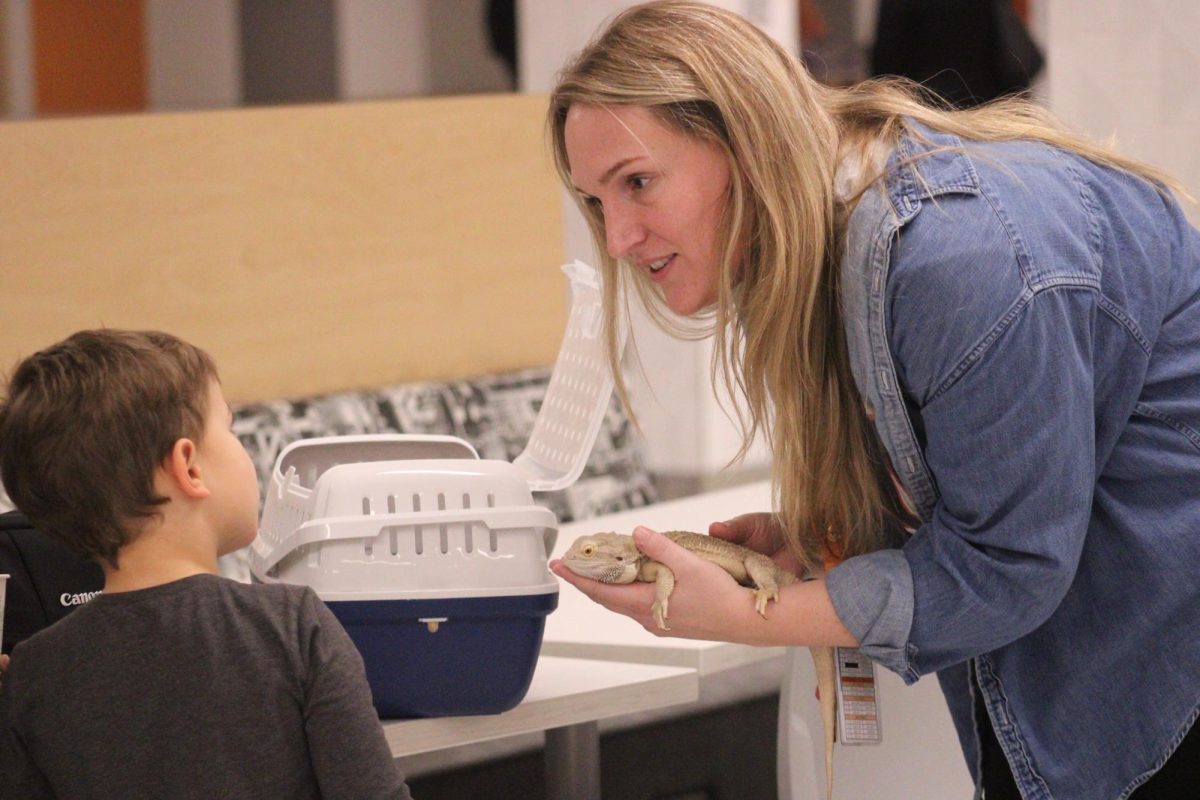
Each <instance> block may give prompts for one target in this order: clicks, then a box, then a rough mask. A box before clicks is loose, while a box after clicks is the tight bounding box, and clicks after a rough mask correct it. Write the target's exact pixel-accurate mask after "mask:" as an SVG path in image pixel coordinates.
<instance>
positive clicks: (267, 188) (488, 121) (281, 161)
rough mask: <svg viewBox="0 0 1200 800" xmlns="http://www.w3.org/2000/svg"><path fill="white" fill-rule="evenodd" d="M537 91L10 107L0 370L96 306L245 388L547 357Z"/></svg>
mask: <svg viewBox="0 0 1200 800" xmlns="http://www.w3.org/2000/svg"><path fill="white" fill-rule="evenodd" d="M545 103H546V100H545V98H544V97H536V96H521V95H491V96H478V97H465V98H463V97H460V98H444V99H431V100H404V101H393V102H381V103H357V104H339V105H325V106H304V107H289V108H274V109H248V110H236V111H215V112H198V113H178V114H147V115H131V116H114V117H96V118H90V119H67V120H51V121H45V120H42V121H24V122H7V123H0V163H3V164H5V165H6V166H5V180H4V181H2V182H0V275H2V278H0V320H2V321H3V322H2V323H0V370H3V371H7V370H8V369H10V368H11V366H12V365H13V364H14V362H15V360H16V359H17V358H18V357H19V356H21V355H26V354H28V353H30V352H32V351H34V350H35V349H37V348H40V347H43V346H45V345H46V344H49V343H51V342H53V341H55V340H57V339H60V338H62V337H63V336H65V335H68V334H69V333H71V332H72V331H75V330H78V329H80V328H85V327H93V326H98V325H108V326H110V327H153V328H161V329H164V330H168V331H171V332H174V333H177V334H179V335H181V336H183V337H185V338H187V339H189V340H191V341H194V342H195V343H197V344H199V345H201V346H203V347H205V348H207V349H208V350H209V351H210V352H212V353H213V355H214V356H215V357H216V358H217V361H218V363H219V365H220V367H221V370H222V375H223V379H224V382H225V386H226V390H227V393H228V394H229V395H230V397H231V399H234V400H240V401H247V400H256V399H266V398H275V397H282V396H294V395H299V394H307V393H310V392H323V391H334V390H340V389H349V388H359V387H366V386H374V385H379V384H384V383H389V382H394V381H402V380H416V379H427V378H445V377H456V376H466V375H474V374H480V373H484V372H490V371H495V370H504V369H515V368H519V367H526V366H534V365H541V364H549V363H551V362H552V361H553V360H554V355H555V353H556V352H557V347H558V344H559V341H560V340H561V336H562V331H563V326H564V324H565V320H566V313H565V312H566V291H565V283H564V279H563V277H562V275H561V273H560V272H559V270H558V266H559V264H560V263H561V260H562V254H563V234H562V216H561V214H562V206H561V201H560V194H559V190H558V188H557V185H556V180H555V178H554V176H553V171H552V168H551V165H550V160H549V154H548V153H547V152H546V148H545V146H544V137H543V134H542V117H543V114H544V110H545Z"/></svg>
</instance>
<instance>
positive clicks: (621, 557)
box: [617, 556, 625, 561]
mask: <svg viewBox="0 0 1200 800" xmlns="http://www.w3.org/2000/svg"><path fill="white" fill-rule="evenodd" d="M624 560H625V556H617V561H624Z"/></svg>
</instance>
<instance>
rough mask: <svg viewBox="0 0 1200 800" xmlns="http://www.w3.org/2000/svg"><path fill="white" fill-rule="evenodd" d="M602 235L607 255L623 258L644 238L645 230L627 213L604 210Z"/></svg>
mask: <svg viewBox="0 0 1200 800" xmlns="http://www.w3.org/2000/svg"><path fill="white" fill-rule="evenodd" d="M604 233H605V238H606V239H607V241H606V244H607V245H608V254H609V255H610V256H612V257H613V258H624V257H625V256H627V255H628V254H629V252H630V251H631V250H632V249H633V248H634V247H636V246H637V245H638V244H639V243H640V242H641V241H642V240H643V239H645V238H646V229H645V227H644V226H643V225H642V223H641V222H640V221H639V220H638V219H637V216H636V215H635V214H633V213H630V212H629V211H625V210H620V209H613V210H609V209H608V208H605V210H604Z"/></svg>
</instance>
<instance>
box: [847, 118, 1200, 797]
mask: <svg viewBox="0 0 1200 800" xmlns="http://www.w3.org/2000/svg"><path fill="white" fill-rule="evenodd" d="M913 127H914V129H916V126H913ZM918 130H920V129H918ZM922 133H923V135H924V136H925V137H926V138H928V139H929V140H930V142H929V143H922V142H920V141H919V138H918V137H915V136H911V135H909V136H905V137H903V138H902V140H901V142H900V144H899V146H898V147H897V148H896V150H895V151H894V152H892V153H891V155H890V157H889V161H888V166H889V171H888V177H887V179H886V180H885V181H884V182H881V184H879V185H878V187H877V188H872V189H871V190H870V191H868V192H867V193H866V195H864V197H863V199H862V200H861V201H860V202H859V204H858V206H857V207H856V208H855V210H854V212H853V213H852V215H851V217H850V220H849V224H848V231H847V240H846V250H845V255H844V258H843V262H842V268H841V274H840V280H841V289H840V291H841V302H842V307H843V314H844V318H845V327H846V333H847V337H848V342H849V348H850V356H851V361H852V366H853V371H854V378H855V381H856V383H857V385H858V388H859V391H860V393H861V394H862V397H863V399H864V401H865V402H866V403H868V404H869V405H870V406H871V407H873V409H874V412H875V426H876V430H877V431H878V434H879V436H880V438H881V439H882V441H883V443H884V445H885V447H886V449H887V452H888V454H889V456H890V458H891V462H892V467H893V469H894V470H895V473H896V475H897V476H898V478H899V480H900V481H901V483H902V484H903V486H904V488H905V489H906V490H907V492H908V494H909V495H910V497H911V499H912V501H913V504H914V506H915V507H916V510H917V512H918V514H919V516H920V518H921V521H922V524H921V525H920V527H919V528H918V529H917V530H916V531H915V532H914V533H913V534H912V535H911V536H910V537H909V538H908V539H907V541H905V542H904V544H903V546H902V547H901V548H899V549H890V550H882V551H878V552H875V553H870V554H867V555H863V556H858V557H855V558H851V559H848V560H847V561H845V562H844V563H842V564H841V565H840V566H838V567H836V568H835V569H833V570H832V571H831V572H830V573H829V575H828V587H829V592H830V595H831V596H832V599H833V603H834V607H835V609H836V610H837V613H838V615H839V616H840V618H841V619H842V621H843V622H844V623H845V625H846V626H847V628H849V630H850V631H851V632H852V633H854V635H855V636H856V637H857V638H858V639H859V641H860V642H861V647H862V649H863V651H864V652H865V653H866V654H867V655H868V656H870V657H871V658H873V659H874V660H875V661H877V662H878V663H880V664H882V665H884V666H886V667H887V668H889V669H891V670H894V671H895V672H896V673H898V674H899V675H900V676H901V677H902V678H903V679H904V680H905V681H906V682H909V683H911V682H913V681H915V680H917V678H918V677H920V676H921V675H924V674H927V673H930V672H937V673H938V677H939V681H940V682H941V685H942V689H943V691H944V692H945V695H946V698H947V702H948V705H949V707H950V711H951V715H952V716H953V717H954V721H955V725H956V728H957V730H958V733H959V737H960V740H961V742H962V745H963V749H964V752H965V754H966V756H967V761H968V765H969V766H970V768H971V770H972V773H973V774H974V775H975V776H976V778H977V781H976V782H977V783H978V773H979V768H978V763H977V762H978V752H979V747H978V739H977V733H976V723H975V721H974V719H973V711H972V708H973V699H974V696H975V695H974V692H982V697H983V700H984V703H985V705H986V707H987V710H988V715H989V717H990V724H991V725H992V727H993V728H994V730H995V732H996V736H997V739H998V740H999V743H1000V746H1001V748H1002V749H1003V750H1004V753H1005V754H1006V756H1007V758H1008V761H1009V765H1010V766H1011V768H1012V772H1013V775H1014V777H1015V779H1016V782H1017V785H1018V787H1019V788H1020V790H1021V793H1022V795H1023V796H1024V797H1025V798H1026V799H1027V800H1030V799H1033V798H1056V800H1068V799H1071V800H1074V799H1075V798H1096V799H1097V800H1100V799H1103V800H1111V799H1112V798H1118V797H1120V798H1124V797H1126V796H1127V795H1128V794H1129V793H1130V792H1132V791H1133V790H1134V789H1135V788H1136V787H1137V786H1138V785H1140V784H1141V783H1143V782H1144V781H1145V780H1146V779H1148V778H1149V777H1150V775H1151V774H1153V773H1154V772H1155V771H1156V770H1157V769H1158V768H1159V767H1161V766H1162V764H1163V763H1164V762H1165V761H1166V760H1167V758H1168V757H1169V756H1170V754H1171V752H1172V751H1173V750H1174V748H1175V747H1176V746H1177V745H1178V744H1179V742H1180V741H1181V740H1182V739H1183V737H1184V736H1185V735H1186V733H1187V732H1188V730H1189V729H1190V727H1191V725H1192V724H1193V723H1194V722H1195V720H1196V718H1197V715H1198V712H1200V233H1198V232H1197V231H1196V229H1195V228H1193V227H1191V226H1190V225H1189V224H1188V223H1187V221H1186V219H1185V218H1184V216H1183V214H1182V213H1181V211H1180V210H1179V208H1178V206H1177V205H1176V204H1175V203H1174V202H1173V201H1172V200H1169V199H1167V198H1164V197H1163V196H1162V195H1161V194H1160V193H1159V192H1157V191H1156V190H1155V188H1154V187H1153V186H1151V185H1150V184H1149V183H1148V182H1146V181H1143V180H1139V179H1136V178H1133V177H1131V176H1129V175H1127V174H1124V173H1122V172H1118V171H1116V170H1112V169H1106V168H1103V167H1100V166H1097V165H1095V164H1093V163H1091V162H1089V161H1087V160H1085V159H1082V158H1080V157H1077V156H1075V155H1074V154H1071V153H1067V152H1064V151H1062V150H1059V149H1055V148H1052V147H1049V146H1045V145H1042V144H1039V143H1033V142H1012V143H997V144H978V143H970V144H967V145H966V146H965V147H964V144H963V142H962V141H961V140H959V139H957V138H955V137H953V136H948V135H942V134H934V133H932V132H930V131H927V130H924V131H922ZM922 153H928V155H921V154H922ZM914 156H919V158H918V159H917V160H916V161H915V162H913V163H908V164H906V163H905V161H906V160H907V159H910V158H912V157H914ZM914 746H919V743H914Z"/></svg>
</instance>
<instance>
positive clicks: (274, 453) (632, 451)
mask: <svg viewBox="0 0 1200 800" xmlns="http://www.w3.org/2000/svg"><path fill="white" fill-rule="evenodd" d="M550 372H551V370H550V368H548V367H547V368H538V369H530V370H522V371H517V372H506V373H502V374H497V375H487V376H483V377H479V378H472V379H466V380H456V381H445V382H428V383H406V384H400V385H397V386H390V387H385V388H381V389H373V390H366V391H360V392H344V393H339V394H331V395H324V396H321V397H310V398H302V399H294V400H279V401H275V402H270V403H258V404H252V405H242V406H238V407H236V408H234V423H233V425H234V432H235V433H236V434H237V436H238V438H239V439H241V441H242V444H243V445H244V446H245V448H246V450H247V451H249V453H250V456H251V458H253V459H254V463H255V466H256V468H257V470H258V480H259V485H260V487H261V489H262V491H263V492H265V488H266V486H267V485H268V484H269V480H270V474H271V469H272V468H273V467H274V465H275V459H276V458H277V457H278V456H279V453H280V452H281V451H282V450H283V448H284V447H286V446H287V445H289V444H291V443H292V442H294V441H297V440H298V439H307V438H312V437H316V436H344V435H353V434H370V433H419V434H442V435H449V436H457V437H459V438H461V439H464V440H466V441H467V442H470V444H471V445H472V446H473V447H474V448H475V449H476V451H478V453H479V457H480V458H487V459H498V460H502V461H512V460H513V459H515V458H516V457H517V456H518V455H519V454H520V453H521V451H522V450H523V449H524V448H525V443H526V441H527V440H528V438H529V434H530V433H531V432H532V431H533V422H534V419H535V418H536V417H537V413H538V409H539V408H540V407H541V404H542V398H543V397H544V396H545V394H546V387H547V385H548V384H549V381H550ZM633 433H634V431H633V427H632V425H631V423H630V421H629V418H628V417H627V416H626V414H625V412H624V411H623V410H622V409H621V406H620V403H619V402H618V401H617V400H616V398H615V397H614V398H613V399H612V400H610V402H609V405H608V411H607V413H606V414H605V418H604V422H603V424H602V425H601V427H600V432H599V434H598V435H597V437H596V444H595V446H594V447H593V448H592V452H591V456H590V457H589V459H588V462H587V465H586V466H585V467H584V470H583V474H582V475H580V476H579V479H578V480H577V481H575V483H574V484H572V485H571V486H569V487H567V488H566V489H563V490H561V491H558V492H546V493H537V494H535V495H534V500H535V501H536V502H539V503H541V504H543V505H545V506H547V507H548V508H549V509H550V510H551V511H553V512H554V513H555V515H556V516H557V517H558V519H559V521H560V522H569V521H571V520H576V519H586V518H587V517H593V516H596V515H599V514H606V513H610V512H613V511H621V510H624V509H628V508H635V507H638V506H644V505H647V504H649V503H653V502H655V500H657V494H656V492H655V490H654V486H653V484H652V483H651V480H650V476H649V474H648V473H647V471H646V468H645V466H644V464H643V463H642V460H641V456H640V455H639V453H638V450H637V448H636V443H635V441H634V438H633Z"/></svg>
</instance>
